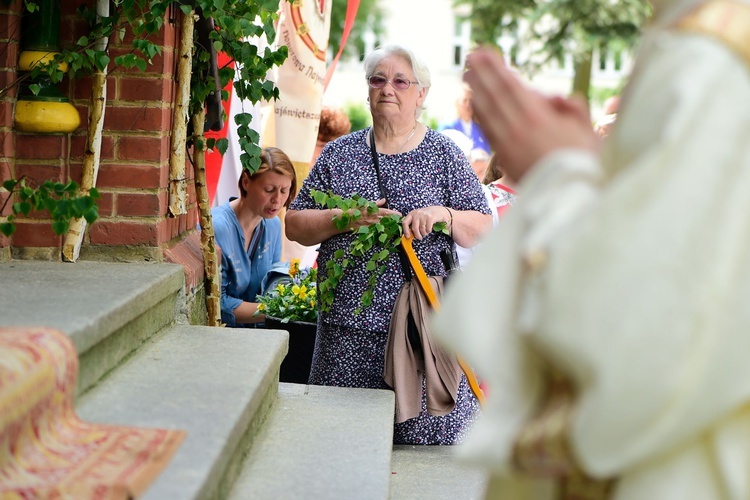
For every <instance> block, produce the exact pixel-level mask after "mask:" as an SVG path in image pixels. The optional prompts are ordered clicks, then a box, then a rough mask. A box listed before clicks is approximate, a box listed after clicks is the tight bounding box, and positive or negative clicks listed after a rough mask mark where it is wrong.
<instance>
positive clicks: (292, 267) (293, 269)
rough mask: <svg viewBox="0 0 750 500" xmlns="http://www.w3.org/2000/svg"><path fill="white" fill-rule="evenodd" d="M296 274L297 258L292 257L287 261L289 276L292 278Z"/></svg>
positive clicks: (297, 268)
mask: <svg viewBox="0 0 750 500" xmlns="http://www.w3.org/2000/svg"><path fill="white" fill-rule="evenodd" d="M297 274H299V259H292V262H290V263H289V276H291V277H292V278H294V277H295V276H297Z"/></svg>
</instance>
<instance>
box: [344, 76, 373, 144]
mask: <svg viewBox="0 0 750 500" xmlns="http://www.w3.org/2000/svg"><path fill="white" fill-rule="evenodd" d="M362 85H363V86H364V85H365V82H364V79H363V80H362ZM343 107H344V111H345V112H346V115H347V116H348V117H349V121H350V122H351V124H352V132H356V131H357V130H362V129H365V128H367V127H369V126H370V125H372V115H371V114H370V110H369V108H368V107H367V106H365V104H364V103H362V102H352V101H347V102H346V103H344V106H343Z"/></svg>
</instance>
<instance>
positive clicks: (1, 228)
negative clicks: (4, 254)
mask: <svg viewBox="0 0 750 500" xmlns="http://www.w3.org/2000/svg"><path fill="white" fill-rule="evenodd" d="M15 232H16V225H15V224H13V223H12V222H0V233H3V234H4V235H5V236H12V235H13V233H15Z"/></svg>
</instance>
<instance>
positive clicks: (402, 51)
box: [364, 43, 432, 118]
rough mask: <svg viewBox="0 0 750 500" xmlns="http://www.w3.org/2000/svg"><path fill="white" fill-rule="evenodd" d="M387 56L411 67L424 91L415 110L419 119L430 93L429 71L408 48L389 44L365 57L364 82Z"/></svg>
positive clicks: (430, 78) (430, 77)
mask: <svg viewBox="0 0 750 500" xmlns="http://www.w3.org/2000/svg"><path fill="white" fill-rule="evenodd" d="M388 56H398V57H401V58H403V59H405V60H406V62H408V63H409V65H410V66H411V69H412V71H413V72H414V78H416V79H417V83H418V85H419V86H420V87H422V88H424V89H426V90H425V94H424V99H422V105H421V106H419V107H418V108H417V118H419V115H421V114H422V112H423V111H424V110H425V105H424V103H425V101H426V100H427V93H428V92H429V91H430V86H431V85H432V76H430V69H429V68H428V67H427V65H426V64H425V63H424V62H423V61H422V59H420V58H419V57H417V55H416V54H415V53H414V52H413V51H412V50H411V49H410V48H409V47H406V46H405V45H400V44H397V43H390V44H388V45H383V46H382V47H378V48H377V49H375V50H373V51H372V52H370V53H369V54H368V55H367V57H365V61H364V63H365V80H367V79H369V78H370V77H371V76H372V75H373V74H375V69H376V68H377V67H378V64H380V62H381V61H382V60H383V59H385V58H386V57H388Z"/></svg>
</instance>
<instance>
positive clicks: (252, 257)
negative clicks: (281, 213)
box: [250, 221, 266, 262]
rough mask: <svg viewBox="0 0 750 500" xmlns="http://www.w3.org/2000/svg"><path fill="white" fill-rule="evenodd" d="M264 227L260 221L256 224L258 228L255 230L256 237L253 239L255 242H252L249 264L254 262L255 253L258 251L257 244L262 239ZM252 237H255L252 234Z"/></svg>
mask: <svg viewBox="0 0 750 500" xmlns="http://www.w3.org/2000/svg"><path fill="white" fill-rule="evenodd" d="M265 227H266V225H265V224H264V222H263V221H260V222H259V223H258V227H257V228H255V232H257V233H258V234H257V237H256V238H255V241H254V242H253V249H252V250H251V251H250V262H252V261H253V260H255V252H257V251H258V244H259V243H260V239H261V238H262V237H263V229H264V228H265ZM253 236H255V233H253Z"/></svg>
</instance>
